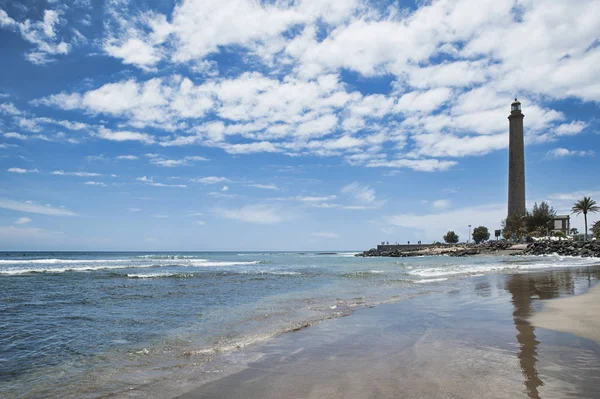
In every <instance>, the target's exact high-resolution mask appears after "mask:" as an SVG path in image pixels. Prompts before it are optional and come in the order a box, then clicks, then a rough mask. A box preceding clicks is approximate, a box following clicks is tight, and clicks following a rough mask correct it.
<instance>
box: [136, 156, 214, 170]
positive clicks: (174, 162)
mask: <svg viewBox="0 0 600 399" xmlns="http://www.w3.org/2000/svg"><path fill="white" fill-rule="evenodd" d="M146 156H148V157H149V158H150V163H152V164H154V165H158V166H164V167H167V168H173V167H176V166H190V165H192V164H193V163H194V162H198V161H208V159H206V158H204V157H201V156H187V157H183V158H180V159H167V158H164V157H162V156H160V155H157V154H146Z"/></svg>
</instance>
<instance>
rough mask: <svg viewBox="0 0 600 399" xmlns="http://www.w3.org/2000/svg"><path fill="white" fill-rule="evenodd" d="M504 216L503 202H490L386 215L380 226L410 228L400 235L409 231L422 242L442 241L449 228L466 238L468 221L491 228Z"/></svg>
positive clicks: (497, 224) (498, 226)
mask: <svg viewBox="0 0 600 399" xmlns="http://www.w3.org/2000/svg"><path fill="white" fill-rule="evenodd" d="M505 217H506V206H505V205H503V204H490V205H481V206H473V207H468V208H460V209H453V210H450V211H444V212H442V213H431V214H419V215H416V214H398V215H388V216H386V217H384V218H382V219H381V221H380V225H381V226H384V227H392V228H394V227H396V228H397V227H400V228H403V229H412V230H413V232H410V233H407V232H404V233H403V235H404V236H407V235H408V234H411V235H412V236H413V237H414V240H421V241H424V242H425V241H442V237H443V235H444V234H446V232H448V231H450V230H452V231H455V232H456V234H458V235H459V237H460V238H461V240H466V238H467V236H468V234H469V228H468V225H469V224H470V225H472V226H487V227H488V228H489V229H490V230H493V229H495V228H500V221H501V220H502V219H504V218H505ZM411 241H412V240H411Z"/></svg>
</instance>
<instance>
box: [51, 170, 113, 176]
mask: <svg viewBox="0 0 600 399" xmlns="http://www.w3.org/2000/svg"><path fill="white" fill-rule="evenodd" d="M51 174H52V175H57V176H78V177H98V176H102V175H101V174H100V173H94V172H65V171H64V170H55V171H53V172H52V173H51Z"/></svg>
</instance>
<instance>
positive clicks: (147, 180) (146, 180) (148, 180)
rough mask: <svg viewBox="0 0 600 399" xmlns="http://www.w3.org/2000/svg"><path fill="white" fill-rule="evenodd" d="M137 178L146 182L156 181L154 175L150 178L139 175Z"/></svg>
mask: <svg viewBox="0 0 600 399" xmlns="http://www.w3.org/2000/svg"><path fill="white" fill-rule="evenodd" d="M135 180H137V181H142V182H144V183H152V182H153V181H154V179H153V178H152V177H150V178H148V177H146V176H142V177H137V178H136V179H135Z"/></svg>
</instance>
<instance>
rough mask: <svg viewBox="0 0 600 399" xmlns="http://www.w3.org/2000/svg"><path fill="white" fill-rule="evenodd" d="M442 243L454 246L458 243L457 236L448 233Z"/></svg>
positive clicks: (450, 232)
mask: <svg viewBox="0 0 600 399" xmlns="http://www.w3.org/2000/svg"><path fill="white" fill-rule="evenodd" d="M444 241H446V242H447V243H448V244H456V243H457V242H458V236H457V235H456V233H455V232H453V231H449V232H447V233H446V235H445V236H444Z"/></svg>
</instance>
